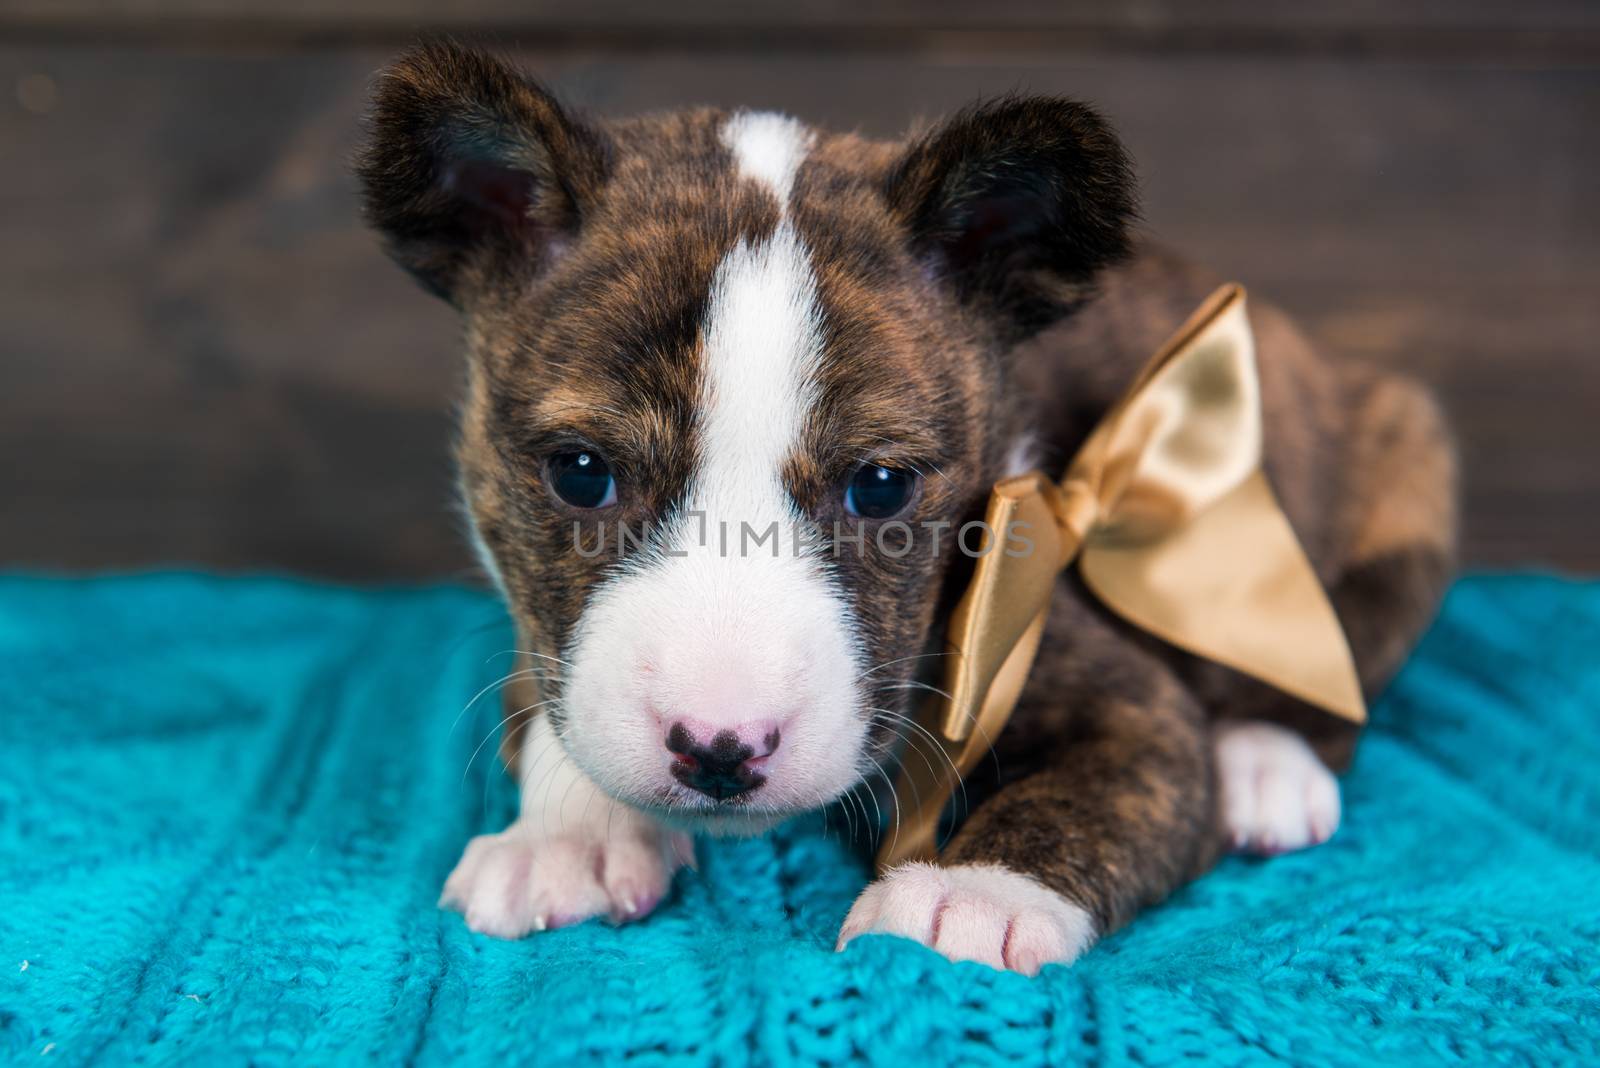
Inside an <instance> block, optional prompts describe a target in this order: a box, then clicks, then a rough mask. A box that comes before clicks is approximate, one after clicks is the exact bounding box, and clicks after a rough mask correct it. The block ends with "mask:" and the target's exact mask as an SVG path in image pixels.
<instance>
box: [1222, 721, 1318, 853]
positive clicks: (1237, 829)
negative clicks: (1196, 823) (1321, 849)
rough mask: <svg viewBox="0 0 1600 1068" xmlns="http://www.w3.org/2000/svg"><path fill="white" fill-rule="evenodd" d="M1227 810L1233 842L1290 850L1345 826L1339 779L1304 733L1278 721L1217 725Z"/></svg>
mask: <svg viewBox="0 0 1600 1068" xmlns="http://www.w3.org/2000/svg"><path fill="white" fill-rule="evenodd" d="M1214 744H1215V746H1216V756H1217V783H1218V787H1219V789H1221V791H1222V814H1223V819H1224V820H1225V821H1226V825H1227V829H1228V835H1229V838H1230V840H1231V841H1232V843H1233V848H1234V849H1235V850H1236V851H1238V852H1242V853H1258V854H1272V853H1286V852H1289V851H1291V850H1295V849H1304V848H1305V847H1307V846H1313V845H1318V844H1320V843H1322V842H1325V841H1327V840H1328V839H1329V838H1330V837H1332V836H1333V832H1334V831H1336V830H1338V828H1339V781H1338V780H1337V779H1335V778H1334V777H1333V773H1332V772H1331V771H1329V770H1328V769H1327V768H1326V767H1324V766H1323V764H1322V761H1320V760H1318V759H1317V755H1316V754H1315V753H1314V752H1312V751H1311V747H1310V746H1309V745H1307V744H1306V741H1305V739H1304V738H1302V737H1300V735H1298V734H1296V733H1295V732H1293V731H1291V730H1289V729H1287V728H1285V727H1280V726H1278V725H1277V724H1273V723H1258V722H1253V721H1245V722H1241V723H1224V724H1221V725H1219V726H1218V727H1217V730H1216V738H1215V742H1214Z"/></svg>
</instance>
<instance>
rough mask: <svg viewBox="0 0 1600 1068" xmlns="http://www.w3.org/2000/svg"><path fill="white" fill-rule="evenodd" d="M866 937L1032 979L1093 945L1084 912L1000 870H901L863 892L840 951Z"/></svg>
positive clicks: (969, 867) (973, 867)
mask: <svg viewBox="0 0 1600 1068" xmlns="http://www.w3.org/2000/svg"><path fill="white" fill-rule="evenodd" d="M864 934H891V935H899V936H900V937H901V938H909V939H911V940H912V941H914V942H920V943H922V944H923V945H925V946H927V947H928V948H930V949H934V950H937V951H938V952H940V953H943V954H944V955H945V956H946V957H949V958H950V959H951V960H975V961H979V962H981V963H984V964H987V965H989V966H990V967H992V968H1001V969H1009V970H1011V971H1014V972H1021V973H1023V974H1024V975H1035V974H1037V973H1038V971H1039V969H1040V968H1041V967H1043V966H1044V965H1046V964H1067V963H1070V962H1071V961H1074V960H1076V959H1077V958H1078V957H1079V956H1081V955H1082V954H1083V952H1084V950H1086V949H1088V948H1089V947H1090V946H1091V945H1093V944H1094V940H1095V928H1094V920H1093V918H1091V917H1090V915H1089V914H1088V912H1086V911H1084V910H1083V909H1082V908H1079V907H1078V906H1077V905H1074V904H1073V903H1072V902H1070V901H1068V900H1067V899H1066V898H1064V897H1062V896H1061V895H1060V894H1057V893H1055V892H1054V891H1052V890H1048V889H1046V888H1045V887H1044V886H1042V885H1041V884H1040V883H1038V882H1037V881H1035V880H1034V879H1031V878H1029V877H1028V876H1026V875H1022V874H1020V873H1018V872H1014V871H1012V870H1010V869H1009V868H1005V867H1002V866H1000V865H998V864H965V865H957V866H955V867H950V868H943V867H939V866H938V865H935V864H916V863H914V864H906V865H904V866H902V867H899V868H896V869H894V870H893V871H891V872H889V873H888V874H886V875H884V876H883V877H882V878H881V879H879V880H878V881H877V882H874V883H873V884H872V885H870V886H868V887H867V888H866V889H865V890H863V891H862V892H861V896H860V897H859V898H857V899H856V903H855V905H853V906H852V907H851V909H850V915H849V916H847V917H845V921H844V926H843V927H842V928H841V929H840V931H839V944H838V948H839V949H843V948H844V947H845V946H847V945H849V944H850V942H851V941H852V940H854V939H856V938H858V937H860V936H861V935H864Z"/></svg>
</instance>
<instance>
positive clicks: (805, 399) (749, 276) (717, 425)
mask: <svg viewBox="0 0 1600 1068" xmlns="http://www.w3.org/2000/svg"><path fill="white" fill-rule="evenodd" d="M701 338H702V357H701V381H702V388H701V434H702V437H701V441H702V452H701V457H702V461H701V468H700V470H699V471H698V472H697V473H696V478H695V480H694V485H693V489H692V494H691V497H692V499H693V501H694V504H695V505H696V506H697V507H699V508H701V509H703V510H705V511H707V512H709V513H712V514H713V515H715V514H716V513H719V512H727V513H730V514H727V516H726V518H728V519H729V520H731V521H733V522H736V523H737V522H739V521H740V520H749V521H750V522H755V521H757V520H760V521H761V522H762V523H767V522H771V521H772V520H775V519H783V518H785V517H787V516H788V514H789V509H788V508H787V506H786V503H785V502H786V500H787V495H786V492H785V490H784V487H783V479H782V471H783V464H784V461H785V460H786V459H787V458H788V456H789V454H790V453H791V452H792V451H793V450H794V449H795V447H796V446H798V445H799V444H800V439H801V434H802V432H803V431H804V428H805V422H806V417H807V415H808V413H809V412H810V410H811V408H812V407H813V406H814V404H815V402H816V371H817V366H818V363H819V361H820V359H821V354H822V324H821V317H820V314H819V312H818V310H817V298H816V280H815V278H814V277H813V276H812V273H811V264H810V261H809V259H808V258H807V256H806V250H805V246H804V245H802V244H801V242H800V239H799V237H798V236H797V235H796V234H795V232H794V228H793V227H792V226H790V225H789V223H788V222H787V221H784V222H782V223H780V224H779V225H778V227H777V229H776V230H775V231H774V232H773V234H772V236H771V237H770V238H768V239H767V240H766V241H764V242H760V243H757V244H755V245H751V244H748V243H746V242H740V243H739V245H738V246H737V247H736V248H734V249H733V251H732V252H730V253H728V256H727V258H725V259H724V260H723V261H722V263H721V265H720V266H718V268H717V273H716V278H715V280H714V281H713V283H712V286H711V300H710V303H709V306H708V312H707V315H706V321H705V325H704V328H703V331H702V335H701ZM741 511H742V512H744V513H745V514H742V515H741V514H737V513H739V512H741Z"/></svg>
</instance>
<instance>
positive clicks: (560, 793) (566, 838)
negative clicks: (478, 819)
mask: <svg viewBox="0 0 1600 1068" xmlns="http://www.w3.org/2000/svg"><path fill="white" fill-rule="evenodd" d="M520 763H521V765H522V767H521V768H520V776H521V781H522V814H521V815H520V816H519V817H518V818H517V821H516V822H515V823H513V824H512V825H511V826H510V827H508V828H506V829H505V830H504V831H501V832H500V833H499V834H485V835H479V836H478V837H477V838H474V839H473V840H472V841H471V842H468V843H467V849H466V852H465V853H463V854H462V857H461V860H460V862H459V863H457V865H456V867H455V870H454V871H452V872H451V873H450V877H449V879H447V880H446V881H445V885H444V893H443V894H442V895H441V896H440V899H439V903H440V904H441V905H443V906H445V907H447V908H453V909H456V910H458V911H460V912H462V913H464V914H465V915H466V919H467V926H468V927H470V928H472V929H473V930H474V931H477V932H479V933H480V934H487V935H494V936H495V937H497V938H521V937H522V936H523V935H525V934H528V933H529V932H530V931H543V930H545V929H547V928H554V927H563V926H566V925H567V924H572V923H579V922H581V921H583V920H586V919H588V918H589V917H591V916H607V917H609V918H610V919H611V920H612V921H614V922H617V923H623V922H627V921H629V920H636V919H641V918H643V917H644V916H647V915H649V914H650V911H651V910H652V909H654V908H655V907H656V904H657V903H658V902H659V901H660V900H661V898H662V897H663V896H665V895H666V892H667V888H668V887H669V886H670V885H671V883H672V875H673V873H674V872H676V871H677V870H678V869H679V868H680V867H682V866H683V865H684V864H686V863H691V862H692V860H693V856H694V854H693V846H692V844H691V843H690V842H689V840H688V838H687V837H685V836H684V835H682V834H676V833H673V832H669V831H667V830H665V829H663V828H662V827H661V826H660V825H659V824H657V823H656V822H655V821H654V820H652V819H650V817H648V816H646V815H644V814H642V813H639V812H636V811H634V810H633V809H630V808H627V807H625V806H623V805H619V804H617V803H616V802H615V801H612V800H611V799H610V798H608V797H606V796H605V795H604V794H602V793H600V791H599V790H597V789H596V788H595V786H594V784H593V783H591V782H590V781H589V780H588V779H586V778H585V777H584V776H583V773H582V772H580V771H579V770H578V769H577V768H576V767H575V766H574V765H573V763H572V761H571V760H569V759H568V758H567V756H566V754H565V753H563V752H562V750H561V747H560V746H559V745H557V744H555V738H554V734H553V732H552V731H551V730H550V725H549V722H548V721H547V720H546V718H545V717H544V716H540V717H538V718H537V719H536V720H535V721H534V722H533V724H532V725H531V726H530V728H529V730H528V734H527V740H526V742H525V743H524V745H523V748H522V757H521V761H520Z"/></svg>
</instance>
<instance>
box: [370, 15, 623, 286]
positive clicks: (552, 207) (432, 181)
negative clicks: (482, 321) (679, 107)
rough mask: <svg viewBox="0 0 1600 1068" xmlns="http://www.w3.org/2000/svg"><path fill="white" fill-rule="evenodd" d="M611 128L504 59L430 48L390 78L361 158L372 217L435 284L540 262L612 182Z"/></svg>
mask: <svg viewBox="0 0 1600 1068" xmlns="http://www.w3.org/2000/svg"><path fill="white" fill-rule="evenodd" d="M606 168H607V145H606V141H605V138H604V136H603V135H602V133H601V132H600V131H599V130H597V129H595V128H593V127H591V126H588V125H586V124H584V123H582V122H580V121H578V120H577V119H575V118H573V117H572V116H571V115H569V114H568V113H567V112H566V111H565V110H563V108H562V107H561V105H560V104H559V103H557V102H556V101H555V99H554V98H552V97H551V96H550V95H549V94H548V93H547V92H545V90H544V89H542V88H541V87H540V86H539V85H538V84H536V83H535V82H533V81H532V80H531V79H529V78H527V77H525V76H523V75H522V74H520V73H518V72H517V71H515V70H513V69H512V68H511V67H509V66H507V65H506V64H504V63H502V62H501V61H500V60H498V59H496V58H494V57H493V56H490V55H487V54H485V53H483V52H478V51H474V50H472V49H468V48H463V47H461V46H459V45H456V44H452V43H449V42H443V41H434V42H429V43H426V44H423V45H420V46H418V47H416V48H414V49H412V50H411V51H409V52H407V53H405V54H404V55H402V56H401V57H400V58H399V59H397V60H395V62H394V63H393V64H391V65H390V66H389V67H388V68H386V69H385V70H384V71H383V72H382V73H381V74H380V75H379V77H378V82H377V88H376V91H375V93H374V96H373V105H372V111H371V115H370V118H369V129H368V136H367V141H366V144H365V146H364V147H363V148H362V149H361V151H360V152H359V154H358V156H357V159H356V175H357V177H358V178H359V179H360V182H361V190H362V197H363V200H364V203H365V208H366V215H367V220H368V222H369V223H371V225H372V226H373V227H375V228H376V229H377V230H378V231H379V232H381V233H382V234H383V235H384V237H385V238H386V239H387V242H388V246H389V251H390V254H391V255H392V256H393V257H394V258H395V260H396V261H398V262H399V263H400V264H401V266H403V267H405V268H406V269H407V270H409V271H410V272H411V273H412V274H414V275H416V276H417V278H418V279H420V280H421V281H422V284H423V285H425V286H426V287H427V288H428V289H430V290H432V291H433V292H434V293H437V294H438V295H440V296H442V297H444V298H446V299H448V300H450V301H452V302H453V303H456V304H461V303H462V295H463V289H464V286H465V285H466V284H467V283H468V281H469V279H476V280H480V281H481V279H482V277H483V276H485V275H487V274H491V273H493V272H495V271H496V270H505V269H514V268H516V267H519V266H520V267H523V268H524V269H529V270H537V269H538V268H539V267H540V266H541V265H542V264H544V263H546V262H547V261H548V260H549V258H550V257H551V256H553V255H555V254H558V253H559V250H560V248H561V246H562V245H563V244H564V243H565V242H566V241H569V240H570V239H571V237H572V235H573V234H574V233H575V232H576V230H577V227H578V225H579V222H580V221H581V219H582V218H583V215H584V213H585V211H587V210H588V209H589V208H591V207H592V206H593V204H594V203H595V202H596V201H597V199H598V198H599V196H600V192H601V189H602V187H603V185H604V183H605V177H606Z"/></svg>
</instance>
